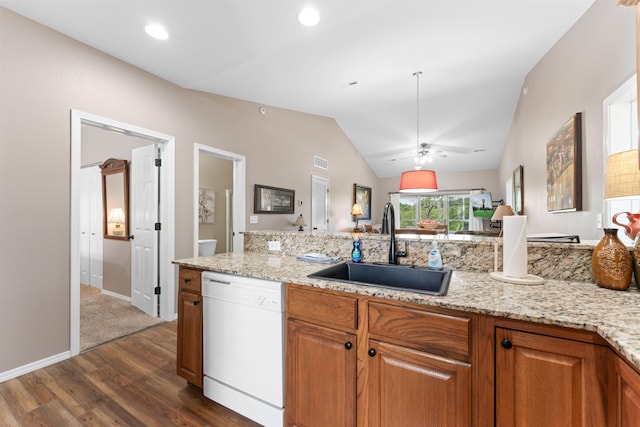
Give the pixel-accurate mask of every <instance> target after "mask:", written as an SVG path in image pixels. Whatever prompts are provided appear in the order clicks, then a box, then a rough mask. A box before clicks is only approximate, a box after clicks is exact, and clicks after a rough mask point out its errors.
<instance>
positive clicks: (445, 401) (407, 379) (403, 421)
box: [367, 301, 471, 427]
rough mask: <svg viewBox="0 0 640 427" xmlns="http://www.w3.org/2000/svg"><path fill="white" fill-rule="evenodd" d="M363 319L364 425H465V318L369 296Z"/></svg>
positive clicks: (467, 355) (467, 407) (467, 419)
mask: <svg viewBox="0 0 640 427" xmlns="http://www.w3.org/2000/svg"><path fill="white" fill-rule="evenodd" d="M368 319H369V321H368V332H369V337H370V338H369V340H368V345H367V355H368V356H369V357H368V382H369V389H368V390H369V405H370V410H369V413H368V415H369V423H368V425H369V426H390V425H402V426H432V425H433V426H436V425H443V426H460V427H462V426H469V425H471V364H470V363H469V361H470V342H471V341H470V326H471V320H470V319H469V318H465V317H457V316H451V315H445V314H439V313H433V312H431V311H428V310H425V309H422V308H420V309H417V308H411V307H409V306H395V305H389V304H386V303H379V302H375V301H370V302H369V304H368Z"/></svg>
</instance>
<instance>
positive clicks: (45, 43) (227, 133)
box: [0, 8, 377, 372]
mask: <svg viewBox="0 0 640 427" xmlns="http://www.w3.org/2000/svg"><path fill="white" fill-rule="evenodd" d="M0 43H1V46H0V92H1V93H0V117H2V126H0V221H1V223H2V224H3V234H2V244H1V245H0V275H1V276H0V291H1V292H2V298H1V299H0V324H2V325H10V326H7V327H3V328H1V329H0V346H1V347H2V352H1V353H0V372H5V371H7V370H10V369H13V368H16V367H19V366H23V365H26V364H28V363H31V362H34V361H37V360H41V359H44V358H46V357H50V356H52V355H55V354H60V353H63V352H65V351H68V350H69V277H70V276H69V260H70V257H69V248H70V246H69V234H70V231H69V229H70V227H69V205H70V176H71V172H70V110H71V109H78V110H80V111H84V112H87V113H92V114H96V115H99V116H103V117H107V118H110V119H113V120H117V121H121V122H125V123H130V124H133V125H136V126H139V127H142V128H146V129H151V130H154V131H156V132H160V133H164V134H168V135H173V136H175V137H176V192H175V199H176V224H175V226H176V233H175V235H176V247H175V256H176V257H177V258H186V257H190V256H191V255H192V252H193V236H194V228H193V227H194V224H193V217H194V213H193V205H194V203H193V200H192V198H193V197H192V195H193V185H194V183H193V172H192V171H193V144H194V143H200V144H205V145H209V146H212V147H216V148H219V149H221V150H225V151H229V152H233V153H237V154H241V155H245V156H246V157H247V214H250V213H251V212H252V210H253V209H252V206H253V199H252V198H253V185H254V184H255V183H261V184H265V185H272V186H276V187H286V188H293V189H295V190H296V198H297V199H299V200H303V202H304V203H303V207H302V209H299V208H298V209H297V210H296V214H298V213H300V212H302V213H303V214H304V215H305V216H308V215H309V197H310V191H311V190H310V187H311V174H312V173H315V174H318V175H321V176H324V177H326V178H328V179H330V180H331V188H332V198H331V221H332V223H333V224H336V225H338V224H339V223H340V222H345V223H346V222H347V221H349V220H350V217H349V215H348V212H349V209H350V203H351V197H352V194H351V193H352V185H353V183H354V182H358V183H362V184H364V185H370V186H372V187H374V188H375V187H376V184H377V177H376V176H375V174H374V173H373V171H372V170H371V169H370V167H369V166H368V165H367V164H366V163H365V162H364V161H363V159H362V158H361V157H360V156H359V155H358V153H357V151H356V150H355V148H354V147H353V145H352V144H351V143H350V141H349V140H348V139H347V138H346V136H345V135H344V133H343V132H342V131H341V129H340V128H339V127H338V126H337V124H336V122H335V121H334V120H333V119H329V118H325V117H318V116H313V115H309V114H303V113H298V112H294V111H288V110H283V109H279V108H274V107H269V106H267V107H266V108H267V114H266V115H264V116H263V115H260V114H259V112H258V105H257V104H253V103H250V102H245V101H241V100H236V99H231V98H226V97H221V96H215V95H208V94H204V93H200V92H195V91H190V90H185V89H181V88H179V87H177V86H175V85H173V84H171V83H168V82H166V81H164V80H161V79H159V78H156V77H154V76H152V75H150V74H148V73H145V72H143V71H141V70H139V69H137V68H135V67H133V66H131V65H128V64H125V63H123V62H121V61H118V60H115V59H113V58H112V57H109V56H108V55H105V54H103V53H100V52H98V51H96V50H94V49H91V48H89V47H87V46H85V45H82V44H80V43H78V42H75V41H73V40H71V39H69V38H67V37H65V36H63V35H61V34H59V33H56V32H54V31H51V30H49V29H47V28H45V27H42V26H40V25H38V24H36V23H34V22H32V21H29V20H27V19H24V18H22V17H20V16H18V15H16V14H14V13H13V12H10V11H8V10H6V9H3V8H0ZM313 154H317V155H320V156H322V157H324V158H327V159H328V160H329V165H330V170H329V171H328V172H323V171H319V170H317V169H316V168H314V167H313ZM43 177H45V178H43ZM293 217H294V216H293V215H282V216H281V215H272V216H269V217H267V216H266V215H261V216H260V223H259V224H257V225H256V226H254V225H252V226H251V228H252V229H262V228H283V227H286V226H289V223H290V222H292V221H293ZM247 228H248V225H247Z"/></svg>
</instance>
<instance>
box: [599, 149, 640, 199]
mask: <svg viewBox="0 0 640 427" xmlns="http://www.w3.org/2000/svg"><path fill="white" fill-rule="evenodd" d="M638 197H640V170H639V169H638V150H628V151H622V152H620V153H615V154H612V155H610V156H609V158H607V172H606V174H605V177H604V198H605V199H637V198H638Z"/></svg>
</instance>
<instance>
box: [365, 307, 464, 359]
mask: <svg viewBox="0 0 640 427" xmlns="http://www.w3.org/2000/svg"><path fill="white" fill-rule="evenodd" d="M470 329H471V320H470V319H467V318H464V317H454V316H448V315H444V314H439V313H431V312H428V311H423V310H419V309H413V308H408V307H396V306H392V305H387V304H380V303H376V302H370V303H369V333H371V334H375V335H380V336H384V337H387V338H392V339H394V340H396V341H399V342H403V343H406V344H408V345H410V346H411V347H414V348H417V349H419V350H422V351H426V352H428V353H432V354H439V355H443V356H446V357H450V358H454V359H459V360H468V358H469V348H470V345H471V344H470Z"/></svg>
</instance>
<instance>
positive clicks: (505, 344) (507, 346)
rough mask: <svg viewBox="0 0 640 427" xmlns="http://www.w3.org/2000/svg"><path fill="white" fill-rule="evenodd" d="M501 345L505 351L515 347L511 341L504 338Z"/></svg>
mask: <svg viewBox="0 0 640 427" xmlns="http://www.w3.org/2000/svg"><path fill="white" fill-rule="evenodd" d="M500 345H501V346H502V348H504V349H505V350H509V349H510V348H511V347H513V344H512V343H511V341H509V340H508V339H506V338H504V339H503V340H502V341H500Z"/></svg>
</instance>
